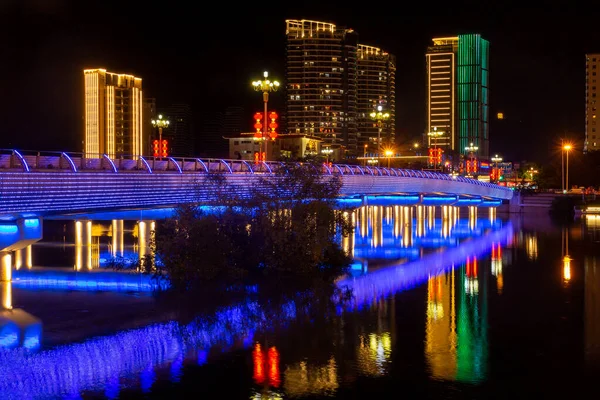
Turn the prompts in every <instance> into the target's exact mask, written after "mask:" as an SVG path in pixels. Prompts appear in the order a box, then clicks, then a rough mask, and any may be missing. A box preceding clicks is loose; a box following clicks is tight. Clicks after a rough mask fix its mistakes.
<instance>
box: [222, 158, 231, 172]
mask: <svg viewBox="0 0 600 400" xmlns="http://www.w3.org/2000/svg"><path fill="white" fill-rule="evenodd" d="M219 161H220V163H219V170H221V168H220V165H221V164H223V165H225V166H226V167H227V169H228V170H229V173H230V174H233V169H232V168H231V165H229V164H228V163H227V161H225V160H219Z"/></svg>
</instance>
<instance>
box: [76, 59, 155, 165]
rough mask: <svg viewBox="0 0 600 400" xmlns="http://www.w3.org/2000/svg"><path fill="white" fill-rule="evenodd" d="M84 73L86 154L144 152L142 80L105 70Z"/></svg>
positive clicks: (112, 154) (91, 155)
mask: <svg viewBox="0 0 600 400" xmlns="http://www.w3.org/2000/svg"><path fill="white" fill-rule="evenodd" d="M83 75H84V113H85V115H84V120H85V140H84V152H85V155H86V156H87V157H99V156H100V155H102V154H106V155H108V156H109V157H118V156H121V155H128V156H140V155H144V150H145V149H147V148H148V146H147V144H146V143H144V135H143V125H144V120H143V118H142V115H143V108H144V104H143V97H142V96H143V95H142V79H141V78H137V77H135V76H133V75H127V74H116V73H113V72H107V71H106V70H105V69H86V70H84V71H83Z"/></svg>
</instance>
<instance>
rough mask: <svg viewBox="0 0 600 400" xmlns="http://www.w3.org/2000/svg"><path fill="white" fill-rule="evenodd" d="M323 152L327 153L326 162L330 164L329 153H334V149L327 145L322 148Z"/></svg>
mask: <svg viewBox="0 0 600 400" xmlns="http://www.w3.org/2000/svg"><path fill="white" fill-rule="evenodd" d="M321 153H323V154H325V164H328V165H329V155H330V154H331V153H333V149H332V148H331V147H326V148H324V149H323V150H321Z"/></svg>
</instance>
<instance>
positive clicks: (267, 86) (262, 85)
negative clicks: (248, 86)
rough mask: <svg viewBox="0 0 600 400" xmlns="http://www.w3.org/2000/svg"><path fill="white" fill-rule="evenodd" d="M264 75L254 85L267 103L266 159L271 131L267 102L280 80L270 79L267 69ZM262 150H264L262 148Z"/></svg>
mask: <svg viewBox="0 0 600 400" xmlns="http://www.w3.org/2000/svg"><path fill="white" fill-rule="evenodd" d="M263 77H264V79H263V80H262V81H254V82H252V87H253V88H254V90H256V91H257V92H262V94H263V102H264V105H265V108H264V109H265V114H264V121H265V123H264V129H263V137H262V140H263V141H264V142H265V149H264V150H265V160H266V158H267V142H268V140H269V133H268V131H267V129H268V124H267V118H268V114H267V103H268V102H269V93H270V92H275V91H277V89H279V82H278V81H270V80H269V79H268V78H269V73H268V72H267V71H265V72H264V73H263ZM261 151H262V150H261Z"/></svg>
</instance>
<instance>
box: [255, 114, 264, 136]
mask: <svg viewBox="0 0 600 400" xmlns="http://www.w3.org/2000/svg"><path fill="white" fill-rule="evenodd" d="M262 119H263V113H261V112H257V113H255V114H254V120H255V121H256V122H255V123H254V129H256V132H255V133H254V137H255V138H257V139H260V138H262V128H263V124H262V122H260V121H262Z"/></svg>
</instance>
